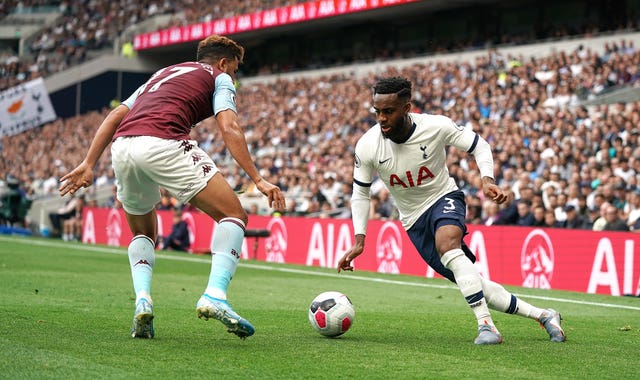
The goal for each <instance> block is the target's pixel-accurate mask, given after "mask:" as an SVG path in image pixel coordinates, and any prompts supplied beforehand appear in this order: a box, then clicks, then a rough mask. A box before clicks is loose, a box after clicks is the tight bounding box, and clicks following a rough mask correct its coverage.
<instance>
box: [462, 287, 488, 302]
mask: <svg viewBox="0 0 640 380" xmlns="http://www.w3.org/2000/svg"><path fill="white" fill-rule="evenodd" d="M483 298H484V292H483V291H482V290H481V291H479V292H478V293H475V294H472V295H470V296H466V297H464V299H466V300H467V303H468V304H469V305H471V304H474V303H476V302H479V301H481V300H482V299H483Z"/></svg>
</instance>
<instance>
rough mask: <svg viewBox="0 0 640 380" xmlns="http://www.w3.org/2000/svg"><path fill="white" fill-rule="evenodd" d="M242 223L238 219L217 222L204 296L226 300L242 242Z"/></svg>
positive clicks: (225, 219)
mask: <svg viewBox="0 0 640 380" xmlns="http://www.w3.org/2000/svg"><path fill="white" fill-rule="evenodd" d="M244 228H245V226H244V223H243V222H242V220H240V219H238V218H224V219H221V220H220V222H218V225H217V226H216V229H215V231H214V233H213V239H212V241H211V255H212V256H213V257H212V258H211V272H210V274H209V283H208V284H207V289H206V290H205V291H204V292H205V294H207V295H208V296H211V297H213V298H218V299H221V300H226V299H227V288H228V287H229V283H230V282H231V278H232V277H233V275H234V274H235V272H236V268H237V267H238V262H239V261H240V253H241V251H242V240H243V239H244Z"/></svg>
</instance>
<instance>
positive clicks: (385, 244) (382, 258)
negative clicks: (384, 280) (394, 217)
mask: <svg viewBox="0 0 640 380" xmlns="http://www.w3.org/2000/svg"><path fill="white" fill-rule="evenodd" d="M376 260H377V264H378V272H379V273H394V274H398V273H400V263H401V261H402V232H401V231H400V229H399V228H398V226H397V225H396V224H395V223H392V222H386V223H385V224H383V225H382V227H381V228H380V231H379V232H378V238H377V241H376Z"/></svg>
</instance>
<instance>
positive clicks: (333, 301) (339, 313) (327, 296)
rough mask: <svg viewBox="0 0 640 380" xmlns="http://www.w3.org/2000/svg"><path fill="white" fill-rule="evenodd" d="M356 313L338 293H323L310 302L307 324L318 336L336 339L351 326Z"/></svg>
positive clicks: (342, 295) (348, 301)
mask: <svg viewBox="0 0 640 380" xmlns="http://www.w3.org/2000/svg"><path fill="white" fill-rule="evenodd" d="M355 315H356V311H355V310H354V309H353V304H352V303H351V301H350V300H349V298H348V297H347V296H345V295H344V294H342V293H340V292H324V293H321V294H319V295H318V296H317V297H316V298H314V299H313V301H311V306H309V323H311V326H313V328H314V329H315V330H316V331H317V332H319V333H320V334H322V335H324V336H327V337H331V338H333V337H336V336H339V335H342V334H344V333H345V332H347V330H349V327H351V325H352V324H353V320H354V317H355Z"/></svg>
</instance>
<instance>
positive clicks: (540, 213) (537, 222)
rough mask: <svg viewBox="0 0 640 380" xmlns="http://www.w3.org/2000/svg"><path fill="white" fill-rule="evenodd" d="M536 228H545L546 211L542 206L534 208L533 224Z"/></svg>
mask: <svg viewBox="0 0 640 380" xmlns="http://www.w3.org/2000/svg"><path fill="white" fill-rule="evenodd" d="M532 226H534V227H544V226H545V210H544V206H543V205H542V204H539V205H537V206H534V207H533V224H532Z"/></svg>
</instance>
